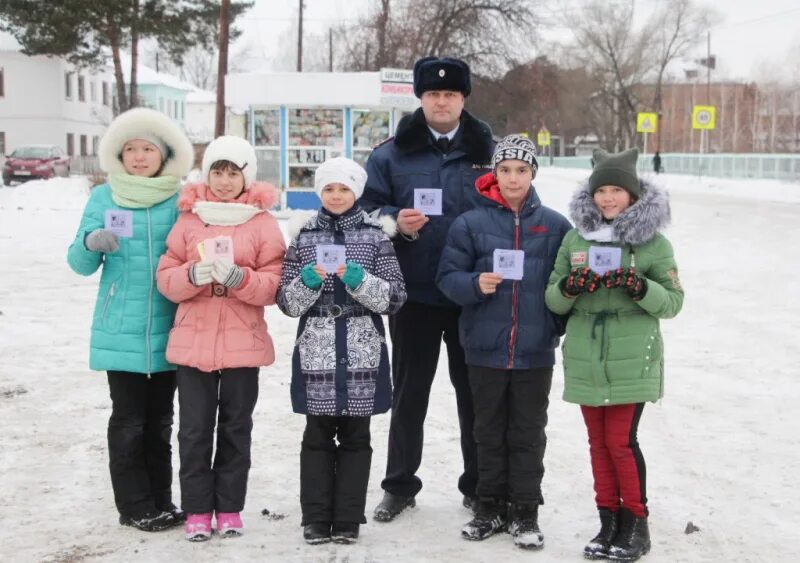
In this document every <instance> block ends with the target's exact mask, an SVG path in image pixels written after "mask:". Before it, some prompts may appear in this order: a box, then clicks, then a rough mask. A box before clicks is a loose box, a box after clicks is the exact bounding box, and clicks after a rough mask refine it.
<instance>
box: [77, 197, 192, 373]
mask: <svg viewBox="0 0 800 563" xmlns="http://www.w3.org/2000/svg"><path fill="white" fill-rule="evenodd" d="M177 199H178V195H177V194H175V195H174V196H173V197H171V198H169V199H168V200H166V201H163V202H161V203H159V204H157V205H154V206H152V207H149V208H145V209H130V211H132V212H133V237H131V238H125V237H120V239H119V249H118V250H117V251H116V252H114V253H111V254H105V253H102V252H93V251H91V250H88V249H87V248H86V246H85V244H84V238H85V237H86V235H87V234H88V233H90V232H92V231H94V230H97V229H102V228H103V227H104V225H105V212H106V210H107V209H124V208H122V207H120V206H118V205H117V204H116V203H114V200H113V199H112V198H111V186H109V185H108V184H103V185H102V186H98V187H96V188H94V189H93V190H92V194H91V196H90V197H89V201H88V203H87V204H86V208H85V209H84V210H83V218H82V219H81V224H80V227H78V233H77V235H76V236H75V240H74V241H73V242H72V245H71V246H70V247H69V251H68V253H67V262H68V263H69V266H70V268H72V269H73V270H74V271H75V272H76V273H78V274H81V275H83V276H89V275H91V274H93V273H94V272H96V271H97V269H98V268H99V267H100V266H101V265H102V267H103V271H102V274H101V276H100V288H99V290H98V292H97V303H96V304H95V309H94V318H93V320H92V339H91V351H90V355H89V367H90V368H91V369H93V370H99V371H108V370H115V371H129V372H135V373H143V374H150V373H156V372H159V371H166V370H171V369H175V366H173V365H172V364H170V363H168V362H167V360H166V357H165V350H166V348H167V337H168V336H169V331H170V329H171V328H172V324H173V321H174V319H175V309H176V307H177V306H176V305H175V304H174V303H172V302H170V301H168V300H167V299H166V298H165V297H164V296H163V295H161V294H160V293H159V292H158V289H157V288H156V267H157V266H158V259H159V257H160V256H161V255H162V254H164V252H165V251H166V242H165V241H166V239H167V235H168V234H169V231H170V229H172V225H174V224H175V221H176V220H177V218H178V207H177V204H176V202H177Z"/></svg>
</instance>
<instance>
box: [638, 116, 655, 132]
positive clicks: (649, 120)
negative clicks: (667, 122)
mask: <svg viewBox="0 0 800 563" xmlns="http://www.w3.org/2000/svg"><path fill="white" fill-rule="evenodd" d="M657 127H658V114H657V113H650V112H639V113H637V114H636V131H637V132H638V133H655V132H656V128H657Z"/></svg>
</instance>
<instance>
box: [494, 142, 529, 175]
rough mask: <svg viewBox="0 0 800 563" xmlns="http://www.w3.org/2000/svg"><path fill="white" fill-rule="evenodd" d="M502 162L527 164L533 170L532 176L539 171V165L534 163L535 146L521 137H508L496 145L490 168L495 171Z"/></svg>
mask: <svg viewBox="0 0 800 563" xmlns="http://www.w3.org/2000/svg"><path fill="white" fill-rule="evenodd" d="M504 160H521V161H523V162H527V163H528V164H529V165H530V167H531V168H532V169H533V175H534V176H536V171H537V170H538V169H539V163H538V162H537V161H536V145H534V144H533V141H531V140H530V139H528V138H527V137H523V136H522V135H508V136H506V137H503V138H502V139H501V140H500V142H499V143H497V146H496V147H495V148H494V154H493V155H492V168H494V169H497V165H498V164H500V163H501V162H503V161H504Z"/></svg>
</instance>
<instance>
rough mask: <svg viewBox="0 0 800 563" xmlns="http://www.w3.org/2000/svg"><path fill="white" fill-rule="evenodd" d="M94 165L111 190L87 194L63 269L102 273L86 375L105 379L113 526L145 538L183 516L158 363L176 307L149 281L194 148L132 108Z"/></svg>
mask: <svg viewBox="0 0 800 563" xmlns="http://www.w3.org/2000/svg"><path fill="white" fill-rule="evenodd" d="M99 157H100V167H101V168H102V170H103V171H104V172H106V173H107V174H108V182H107V183H106V184H103V185H101V186H98V187H96V188H94V189H93V190H92V193H91V195H90V196H89V202H88V203H87V204H86V208H85V209H84V211H83V218H82V219H81V224H80V226H79V227H78V234H77V235H76V236H75V240H74V241H73V243H72V245H71V246H70V247H69V252H68V254H67V261H68V262H69V265H70V267H71V268H72V269H73V270H74V271H75V272H76V273H78V274H81V275H84V276H89V275H91V274H93V273H94V272H96V271H97V270H98V269H100V268H102V274H101V276H100V288H99V291H98V294H97V303H96V305H95V310H94V320H93V322H92V338H91V351H90V354H89V367H90V368H91V369H93V370H100V371H106V372H107V373H108V386H109V389H110V393H111V417H110V418H109V421H108V456H109V469H110V471H111V487H112V488H113V490H114V501H115V503H116V505H117V510H118V511H119V522H120V524H122V525H124V526H133V527H134V528H137V529H139V530H143V531H147V532H152V531H157V530H163V529H165V528H168V527H170V526H172V525H174V524H176V523H178V522H180V521H182V520H183V518H184V514H183V512H182V511H181V510H179V509H178V508H177V507H176V506H175V505H174V504H173V503H172V447H171V445H170V438H171V436H172V417H173V398H174V395H175V366H174V365H173V364H172V363H170V362H169V361H167V359H166V357H165V350H166V348H167V337H168V335H169V331H170V329H171V328H172V323H173V320H174V317H175V305H173V304H172V303H171V302H170V301H168V300H167V298H166V297H164V296H163V295H161V294H160V293H159V292H158V291H157V290H156V287H155V283H156V281H155V276H156V265H157V264H158V258H159V256H161V254H163V252H164V250H165V248H166V245H165V241H166V238H167V234H168V233H169V230H170V229H171V228H172V225H173V224H174V223H175V220H176V219H177V217H178V208H177V206H176V200H177V199H178V189H179V188H180V181H181V177H182V176H184V175H186V173H187V172H189V168H190V167H191V165H192V145H191V143H189V140H188V139H187V138H186V135H184V134H183V132H182V131H181V130H180V128H179V127H178V126H177V125H176V124H175V123H174V122H173V121H172V120H170V119H169V118H168V117H167V116H166V115H164V114H162V113H159V112H157V111H154V110H151V109H144V108H138V109H132V110H130V111H127V112H125V113H123V114H120V115H119V116H118V117H117V118H116V119H114V121H112V122H111V125H109V127H108V131H106V134H105V135H104V136H103V139H102V140H101V141H100V148H99ZM112 221H113V225H112Z"/></svg>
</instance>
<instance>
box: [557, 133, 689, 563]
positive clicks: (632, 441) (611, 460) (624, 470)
mask: <svg viewBox="0 0 800 563" xmlns="http://www.w3.org/2000/svg"><path fill="white" fill-rule="evenodd" d="M638 154H639V151H638V150H637V149H635V148H634V149H630V150H627V151H624V152H622V153H619V154H609V153H607V152H605V151H603V150H601V149H596V150H595V151H594V160H595V167H594V170H593V171H592V174H591V175H590V176H589V182H588V184H587V185H586V186H584V187H583V188H581V189H579V190H578V191H577V192H576V193H575V195H574V197H573V199H572V202H571V203H570V213H571V216H572V220H573V222H574V223H575V226H576V228H575V229H573V230H571V231H570V232H569V233H567V235H566V237H564V241H563V242H562V244H561V249H560V250H559V253H558V258H557V259H556V266H555V269H554V270H553V273H552V274H551V275H550V281H549V286H548V288H547V294H546V298H545V299H546V303H547V306H548V307H549V308H550V310H551V311H553V312H554V313H556V314H559V315H569V320H568V321H567V334H566V339H565V342H564V347H563V348H562V350H563V354H564V361H563V365H564V400H565V401H567V402H570V403H577V404H579V405H581V412H582V414H583V419H584V422H585V423H586V428H587V431H588V435H589V454H590V456H591V465H592V475H593V476H594V491H595V502H596V504H597V509H598V511H599V515H600V524H601V528H600V532H599V533H598V534H597V535H596V536H595V537H594V538H593V539H592V540H591V541H590V542H589V543H588V544H587V545H586V547H585V548H584V556H585V557H586V558H587V559H603V558H608V559H612V560H616V561H635V560H637V559H638V558H639V557H641V556H642V555H644V554H645V553H647V552H648V551H649V550H650V532H649V529H648V525H647V517H648V509H647V490H646V486H645V484H646V482H645V462H644V457H643V456H642V451H641V450H640V449H639V442H638V440H637V432H638V427H639V420H640V418H641V416H642V411H643V409H644V404H645V402H646V401H657V400H658V399H660V398H661V396H662V394H663V389H664V345H663V342H662V339H661V331H660V329H659V319H670V318H672V317H674V316H675V315H677V314H678V313H679V312H680V310H681V307H682V306H683V288H682V287H681V282H680V279H679V277H678V266H677V265H676V263H675V258H674V256H673V252H672V245H671V244H670V243H669V241H668V240H667V239H666V238H665V237H664V235H662V234H661V233H660V231H661V230H662V229H663V228H664V227H666V226H667V224H668V223H669V218H670V209H669V200H668V198H667V194H666V193H664V192H662V191H661V190H659V189H658V188H657V187H656V186H654V185H650V184H648V183H646V182H643V181H640V180H639V178H638V177H637V175H636V159H637V157H638ZM603 256H605V257H606V258H609V259H610V260H611V261H612V263H611V264H610V265H608V266H606V267H605V268H604V269H603V270H601V269H600V267H599V266H598V264H599V261H598V258H599V257H603ZM596 270H600V271H596ZM604 270H607V271H604Z"/></svg>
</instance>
